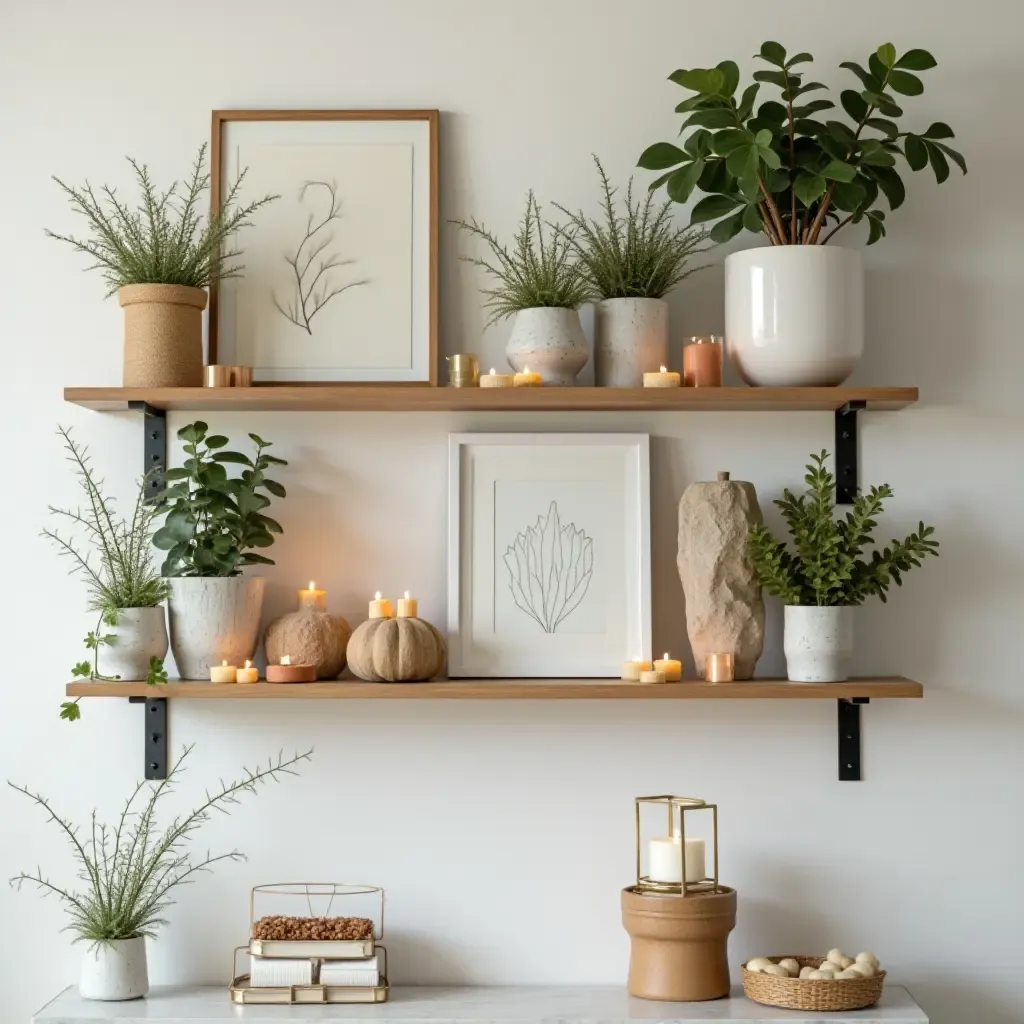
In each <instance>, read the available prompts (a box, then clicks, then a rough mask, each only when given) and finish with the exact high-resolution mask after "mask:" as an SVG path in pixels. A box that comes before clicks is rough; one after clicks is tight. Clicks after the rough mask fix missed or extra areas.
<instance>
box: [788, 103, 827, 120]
mask: <svg viewBox="0 0 1024 1024" xmlns="http://www.w3.org/2000/svg"><path fill="white" fill-rule="evenodd" d="M834 106H835V104H834V103H833V102H832V101H831V100H811V102H810V103H803V104H801V105H800V106H798V107H793V116H794V117H810V116H811V114H816V113H818V111H819V110H831V109H832V108H833V107H834Z"/></svg>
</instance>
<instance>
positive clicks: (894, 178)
mask: <svg viewBox="0 0 1024 1024" xmlns="http://www.w3.org/2000/svg"><path fill="white" fill-rule="evenodd" d="M870 174H871V177H873V178H874V179H875V181H877V182H878V185H879V187H880V188H881V190H882V192H883V193H885V198H886V199H888V200H889V209H890V210H895V209H896V208H897V207H899V206H902V205H903V200H904V199H906V198H907V190H906V188H904V185H903V179H902V178H901V177H900V176H899V174H897V173H896V171H894V170H893V169H892V168H891V167H872V168H870Z"/></svg>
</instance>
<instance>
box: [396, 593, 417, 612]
mask: <svg viewBox="0 0 1024 1024" xmlns="http://www.w3.org/2000/svg"><path fill="white" fill-rule="evenodd" d="M418 613H419V602H418V601H417V600H416V598H415V597H410V596H409V591H408V590H407V591H406V592H405V597H400V598H399V599H398V617H399V618H400V619H415V618H416V616H417V614H418Z"/></svg>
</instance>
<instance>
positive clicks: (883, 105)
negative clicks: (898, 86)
mask: <svg viewBox="0 0 1024 1024" xmlns="http://www.w3.org/2000/svg"><path fill="white" fill-rule="evenodd" d="M876 106H877V107H878V109H879V111H880V112H881V113H883V114H885V116H886V117H902V116H903V108H902V107H898V106H897V105H896V104H895V103H894V102H893V99H892V97H891V96H889V95H888V94H887V93H886V94H885V95H882V96H879V97H878V103H877V104H876Z"/></svg>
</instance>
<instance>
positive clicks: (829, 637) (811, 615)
mask: <svg viewBox="0 0 1024 1024" xmlns="http://www.w3.org/2000/svg"><path fill="white" fill-rule="evenodd" d="M783 647H784V649H785V651H786V670H787V675H788V676H789V678H790V679H791V680H792V681H793V682H794V683H841V682H843V680H845V679H847V678H848V677H849V671H850V656H851V655H852V654H853V608H852V607H851V606H849V605H846V606H840V607H828V608H820V607H817V606H807V605H793V604H787V605H786V609H785V632H784V637H783Z"/></svg>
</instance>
